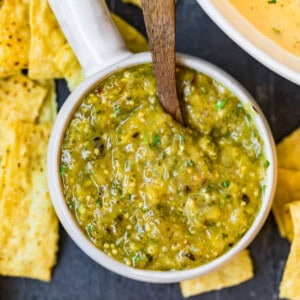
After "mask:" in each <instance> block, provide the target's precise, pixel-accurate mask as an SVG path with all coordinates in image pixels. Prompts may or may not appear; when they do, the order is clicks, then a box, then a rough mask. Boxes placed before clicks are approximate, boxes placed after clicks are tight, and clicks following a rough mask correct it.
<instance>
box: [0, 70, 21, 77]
mask: <svg viewBox="0 0 300 300" xmlns="http://www.w3.org/2000/svg"><path fill="white" fill-rule="evenodd" d="M16 73H19V70H15V71H9V70H6V69H4V68H0V78H6V77H9V76H11V75H14V74H16Z"/></svg>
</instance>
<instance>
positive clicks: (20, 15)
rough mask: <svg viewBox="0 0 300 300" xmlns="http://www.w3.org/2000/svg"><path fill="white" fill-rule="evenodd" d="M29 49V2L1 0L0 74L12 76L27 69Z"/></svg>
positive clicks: (26, 0) (24, 0)
mask: <svg viewBox="0 0 300 300" xmlns="http://www.w3.org/2000/svg"><path fill="white" fill-rule="evenodd" d="M29 47H30V27H29V1H28V0H3V1H2V4H1V9H0V73H2V71H3V73H6V74H7V73H9V74H13V73H15V72H17V71H18V70H21V69H24V68H27V67H28V54H29ZM3 77H4V76H3Z"/></svg>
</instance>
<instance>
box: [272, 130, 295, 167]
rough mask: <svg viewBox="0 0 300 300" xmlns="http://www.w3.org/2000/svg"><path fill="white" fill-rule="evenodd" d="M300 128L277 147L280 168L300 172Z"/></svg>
mask: <svg viewBox="0 0 300 300" xmlns="http://www.w3.org/2000/svg"><path fill="white" fill-rule="evenodd" d="M299 154H300V128H298V129H297V130H295V131H294V132H293V133H292V134H290V135H289V136H287V137H285V138H284V139H283V140H282V142H280V143H279V144H278V145H277V156H278V166H279V167H280V168H285V169H290V170H294V171H300V159H299Z"/></svg>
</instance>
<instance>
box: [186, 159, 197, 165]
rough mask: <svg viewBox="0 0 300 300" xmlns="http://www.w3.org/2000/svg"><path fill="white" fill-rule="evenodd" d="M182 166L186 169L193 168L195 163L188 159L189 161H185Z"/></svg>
mask: <svg viewBox="0 0 300 300" xmlns="http://www.w3.org/2000/svg"><path fill="white" fill-rule="evenodd" d="M184 165H185V166H186V167H193V166H194V165H195V163H194V162H193V161H192V160H191V159H190V160H187V161H186V162H184Z"/></svg>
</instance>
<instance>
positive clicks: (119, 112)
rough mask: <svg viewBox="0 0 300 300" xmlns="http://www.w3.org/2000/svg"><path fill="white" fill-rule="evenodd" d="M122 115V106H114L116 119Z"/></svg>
mask: <svg viewBox="0 0 300 300" xmlns="http://www.w3.org/2000/svg"><path fill="white" fill-rule="evenodd" d="M120 114H121V109H120V106H118V105H116V106H114V115H115V117H118V116H120Z"/></svg>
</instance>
